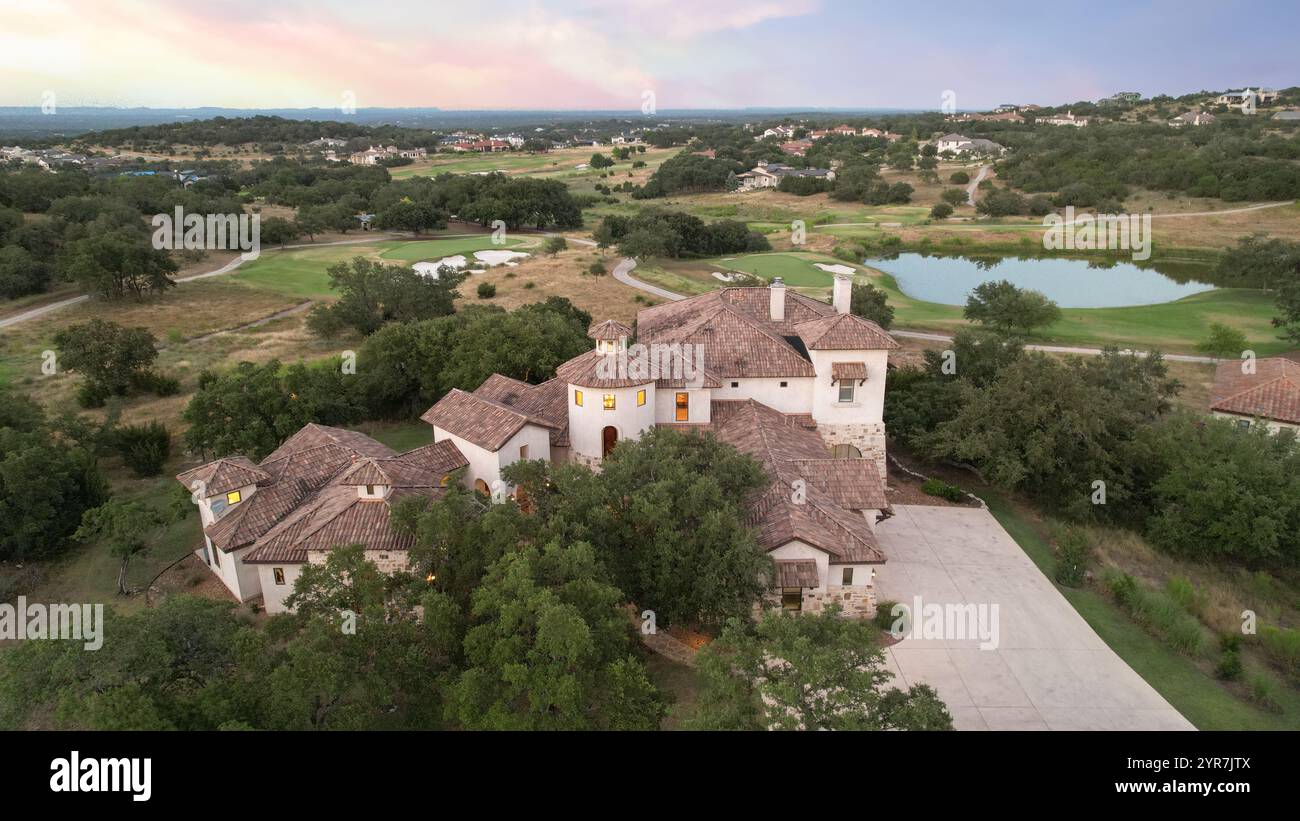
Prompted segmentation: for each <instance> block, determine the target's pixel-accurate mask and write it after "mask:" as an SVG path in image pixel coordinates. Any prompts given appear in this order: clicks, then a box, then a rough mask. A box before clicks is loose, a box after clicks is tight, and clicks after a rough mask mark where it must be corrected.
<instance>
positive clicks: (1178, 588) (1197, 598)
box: [1165, 576, 1205, 616]
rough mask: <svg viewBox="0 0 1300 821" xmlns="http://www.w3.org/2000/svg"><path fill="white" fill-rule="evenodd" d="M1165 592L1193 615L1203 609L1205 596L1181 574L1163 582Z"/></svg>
mask: <svg viewBox="0 0 1300 821" xmlns="http://www.w3.org/2000/svg"><path fill="white" fill-rule="evenodd" d="M1165 593H1166V594H1167V595H1168V596H1169V598H1171V599H1173V600H1174V601H1176V602H1178V605H1179V606H1180V607H1182V608H1183V609H1184V610H1186V611H1187V612H1188V613H1191V614H1192V615H1193V616H1199V615H1200V614H1201V611H1202V610H1204V609H1205V596H1204V595H1203V594H1202V593H1201V592H1200V591H1199V590H1197V589H1196V588H1195V587H1194V586H1193V585H1192V583H1191V582H1190V581H1188V580H1187V579H1185V578H1183V577H1182V576H1174V577H1173V578H1171V579H1170V580H1169V581H1167V582H1165Z"/></svg>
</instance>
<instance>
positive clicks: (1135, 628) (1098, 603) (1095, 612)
mask: <svg viewBox="0 0 1300 821" xmlns="http://www.w3.org/2000/svg"><path fill="white" fill-rule="evenodd" d="M981 495H983V496H984V498H985V500H986V501H987V502H988V504H989V510H990V511H991V512H992V513H993V515H994V516H995V517H996V518H997V520H998V522H999V523H1001V525H1002V526H1003V527H1004V528H1006V531H1007V532H1008V533H1009V534H1011V537H1012V538H1013V539H1015V540H1016V542H1017V543H1018V544H1019V545H1020V547H1021V549H1022V550H1024V551H1025V554H1026V555H1028V556H1029V558H1030V559H1032V560H1033V562H1034V564H1036V565H1038V567H1039V569H1041V570H1042V571H1043V573H1044V574H1045V575H1047V577H1048V578H1049V579H1050V578H1051V577H1052V573H1053V570H1054V564H1055V562H1054V560H1053V557H1052V548H1051V546H1050V545H1049V544H1048V543H1047V542H1046V540H1044V539H1043V537H1042V536H1041V535H1040V534H1039V532H1038V530H1037V528H1036V527H1035V526H1034V524H1033V522H1032V521H1031V520H1030V519H1029V518H1028V517H1027V516H1026V515H1025V514H1024V513H1023V512H1022V511H1021V510H1019V509H1018V508H1017V506H1016V505H1015V503H1013V502H1010V501H1008V500H1006V499H1004V498H1002V497H1000V496H998V495H996V494H989V493H987V492H986V491H981ZM1057 589H1058V590H1060V591H1061V594H1062V595H1064V596H1065V598H1066V599H1067V600H1068V601H1069V602H1070V604H1071V605H1072V606H1073V607H1074V609H1075V610H1076V611H1078V613H1079V615H1080V616H1082V617H1083V619H1084V620H1085V621H1086V622H1088V624H1089V625H1090V626H1091V627H1092V629H1093V630H1095V631H1097V635H1099V636H1101V638H1102V640H1103V641H1105V642H1106V644H1107V645H1109V646H1110V648H1111V649H1112V650H1114V651H1115V652H1116V653H1117V654H1118V655H1119V657H1120V658H1122V659H1124V661H1125V663H1127V664H1128V665H1129V666H1130V667H1132V668H1133V669H1134V670H1135V671H1136V672H1137V674H1138V675H1140V676H1142V678H1144V679H1146V681H1147V683H1148V684H1150V685H1151V686H1152V687H1154V688H1155V689H1156V691H1157V692H1159V693H1160V695H1162V696H1164V697H1165V699H1166V700H1168V702H1169V703H1170V704H1172V705H1173V706H1174V708H1175V709H1177V710H1178V712H1180V713H1182V714H1183V715H1184V716H1185V717H1186V718H1187V720H1188V721H1191V722H1192V723H1193V724H1195V725H1196V727H1197V728H1198V729H1201V730H1282V729H1287V730H1295V729H1300V694H1297V692H1296V691H1295V690H1294V689H1290V688H1287V687H1285V686H1278V687H1276V688H1275V691H1274V698H1275V699H1276V700H1277V701H1278V702H1279V703H1280V704H1281V705H1282V708H1283V712H1282V713H1281V714H1275V713H1270V712H1267V711H1264V710H1261V709H1259V708H1257V707H1254V706H1252V705H1251V704H1249V703H1247V702H1245V701H1243V700H1242V699H1240V698H1238V697H1237V696H1235V695H1233V694H1232V693H1231V692H1229V691H1228V690H1227V689H1226V688H1225V687H1224V686H1223V685H1222V684H1220V683H1219V682H1218V681H1216V680H1215V679H1214V678H1212V677H1211V676H1210V675H1208V674H1207V673H1206V672H1205V671H1204V670H1202V669H1201V668H1200V667H1198V666H1197V665H1196V664H1195V663H1194V662H1193V661H1192V660H1191V659H1190V658H1188V657H1187V656H1184V655H1181V654H1179V653H1177V652H1175V651H1174V650H1172V649H1170V648H1169V647H1167V646H1165V645H1164V644H1162V643H1161V642H1160V641H1159V640H1158V639H1156V638H1155V637H1153V636H1152V635H1151V634H1149V633H1147V632H1146V631H1145V630H1143V629H1142V628H1141V627H1140V626H1139V625H1138V624H1136V623H1135V622H1134V621H1133V620H1132V619H1130V618H1129V617H1128V615H1127V614H1125V613H1124V612H1123V611H1122V610H1120V608H1119V607H1118V606H1117V605H1116V604H1115V603H1114V602H1112V601H1111V600H1110V599H1109V598H1107V597H1106V596H1105V595H1104V594H1102V593H1100V592H1098V591H1096V590H1093V589H1090V588H1070V587H1061V586H1059V585H1058V586H1057Z"/></svg>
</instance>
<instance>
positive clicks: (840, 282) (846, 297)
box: [831, 274, 853, 314]
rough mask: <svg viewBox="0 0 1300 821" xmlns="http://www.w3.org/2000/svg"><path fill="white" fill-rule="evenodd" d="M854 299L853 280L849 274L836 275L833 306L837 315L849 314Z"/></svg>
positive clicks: (832, 294)
mask: <svg viewBox="0 0 1300 821" xmlns="http://www.w3.org/2000/svg"><path fill="white" fill-rule="evenodd" d="M852 297H853V280H852V279H851V278H850V277H849V276H848V275H847V274H836V275H835V287H834V289H833V290H832V291H831V304H832V305H834V306H835V313H837V314H847V313H848V312H849V303H850V302H851V301H852Z"/></svg>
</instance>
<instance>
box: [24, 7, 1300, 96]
mask: <svg viewBox="0 0 1300 821" xmlns="http://www.w3.org/2000/svg"><path fill="white" fill-rule="evenodd" d="M945 5H946V8H945V11H944V12H943V13H942V14H940V13H938V12H936V11H933V10H934V9H937V8H939V7H940V5H939V4H934V3H898V2H882V3H864V2H856V3H854V2H839V1H838V0H616V2H594V0H590V1H584V0H570V2H541V1H540V0H532V2H528V0H520V1H519V2H515V1H513V0H497V2H492V3H479V2H471V3H465V2H456V3H450V2H448V3H442V2H388V3H380V2H335V0H317V1H316V2H295V1H294V0H224V2H223V1H222V0H215V1H214V0H203V2H198V1H197V0H168V1H167V2H148V1H147V0H66V1H65V2H59V0H50V2H45V0H42V1H41V2H30V0H0V78H3V82H0V105H17V106H39V105H40V104H41V99H42V95H43V94H44V93H45V92H47V91H50V92H53V93H54V94H55V95H56V96H57V100H58V103H59V105H60V106H77V105H112V106H152V107H197V106H226V107H237V108H297V107H312V106H316V107H325V108H328V107H334V106H338V105H339V104H340V102H341V101H343V100H344V95H345V93H347V92H351V93H352V94H353V95H354V98H355V101H356V105H357V106H358V107H362V108H366V107H378V106H383V107H406V106H410V107H432V106H436V107H440V108H444V109H467V108H471V109H473V108H477V109H483V108H509V109H574V108H586V109H618V110H635V109H639V108H640V107H641V100H642V95H643V93H644V92H645V91H647V90H650V91H653V92H654V94H655V103H656V106H657V108H658V109H660V110H663V109H679V108H735V107H745V106H771V107H792V106H809V107H812V106H819V107H820V106H827V107H830V106H834V107H849V108H868V107H891V108H938V107H939V105H940V100H941V97H942V94H943V92H944V91H945V90H948V89H951V90H952V91H954V92H955V93H956V100H957V106H958V107H959V108H988V107H990V106H993V105H997V104H999V103H1004V102H1007V103H1027V102H1037V103H1043V104H1053V103H1061V102H1070V101H1074V100H1080V99H1096V98H1098V97H1102V96H1105V95H1107V94H1110V93H1113V92H1115V91H1127V90H1132V91H1141V92H1144V93H1147V94H1154V93H1162V92H1163V93H1173V94H1179V93H1186V92H1190V91H1197V90H1201V89H1222V88H1229V87H1240V86H1244V85H1265V86H1275V87H1284V86H1290V85H1295V84H1296V83H1297V82H1300V70H1298V69H1300V56H1298V53H1297V50H1296V45H1295V37H1296V32H1297V31H1300V10H1298V9H1300V6H1298V4H1296V3H1294V2H1273V3H1248V2H1247V3H1225V2H1203V1H1202V0H1186V1H1184V2H1173V1H1172V0H1171V1H1170V2H1153V3H1134V2H1106V1H1105V0H1095V1H1094V2H1087V3H1074V4H1062V3H1044V2H1034V3H1026V2H983V3H954V4H945Z"/></svg>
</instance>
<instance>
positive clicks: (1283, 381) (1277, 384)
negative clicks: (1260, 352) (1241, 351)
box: [1210, 352, 1300, 424]
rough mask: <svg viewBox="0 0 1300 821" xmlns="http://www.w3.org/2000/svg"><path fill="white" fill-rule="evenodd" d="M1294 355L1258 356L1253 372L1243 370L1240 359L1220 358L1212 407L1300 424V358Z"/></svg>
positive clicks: (1223, 410) (1211, 397)
mask: <svg viewBox="0 0 1300 821" xmlns="http://www.w3.org/2000/svg"><path fill="white" fill-rule="evenodd" d="M1298 353H1300V352H1298ZM1294 356H1296V354H1285V355H1283V356H1278V357H1270V358H1268V359H1259V360H1256V362H1255V372H1254V373H1253V374H1245V373H1242V371H1241V368H1242V363H1241V362H1240V361H1237V360H1229V361H1225V362H1220V363H1219V365H1218V367H1217V368H1216V369H1215V372H1214V389H1213V391H1212V392H1211V394H1210V410H1214V411H1219V412H1221V413H1234V414H1239V415H1242V416H1259V417H1262V418H1264V419H1272V420H1274V421H1278V422H1287V423H1290V424H1300V361H1296V360H1295V359H1293V358H1292V357H1294Z"/></svg>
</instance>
